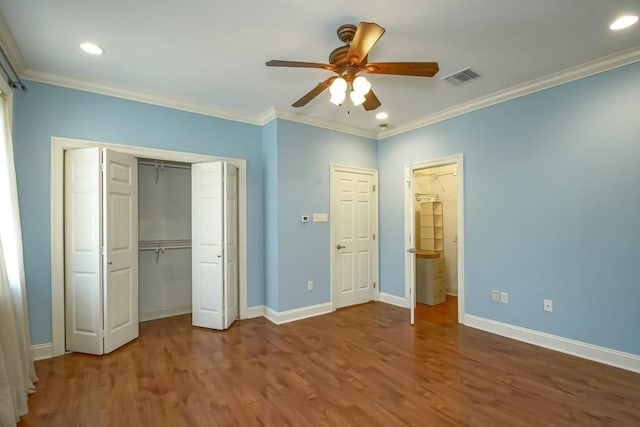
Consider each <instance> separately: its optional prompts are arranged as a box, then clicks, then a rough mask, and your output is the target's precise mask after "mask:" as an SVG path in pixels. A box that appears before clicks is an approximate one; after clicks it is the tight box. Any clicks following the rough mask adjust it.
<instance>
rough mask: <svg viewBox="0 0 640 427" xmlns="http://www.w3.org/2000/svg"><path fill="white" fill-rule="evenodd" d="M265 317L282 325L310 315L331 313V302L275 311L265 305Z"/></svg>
mask: <svg viewBox="0 0 640 427" xmlns="http://www.w3.org/2000/svg"><path fill="white" fill-rule="evenodd" d="M264 311H265V313H264V317H266V318H267V319H269V320H271V321H272V322H273V323H275V324H276V325H282V324H283V323H289V322H293V321H295V320H302V319H306V318H308V317H313V316H320V315H322V314H327V313H331V303H330V302H325V303H323V304H316V305H310V306H308V307H301V308H294V309H293V310H287V311H281V312H278V311H275V310H274V309H272V308H270V307H265V309H264Z"/></svg>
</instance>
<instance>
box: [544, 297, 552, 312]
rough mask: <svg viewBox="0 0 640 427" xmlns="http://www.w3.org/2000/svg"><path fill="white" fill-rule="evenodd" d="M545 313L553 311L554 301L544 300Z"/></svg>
mask: <svg viewBox="0 0 640 427" xmlns="http://www.w3.org/2000/svg"><path fill="white" fill-rule="evenodd" d="M544 311H553V301H552V300H550V299H546V300H544Z"/></svg>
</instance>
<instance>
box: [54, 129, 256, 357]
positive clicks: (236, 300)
mask: <svg viewBox="0 0 640 427" xmlns="http://www.w3.org/2000/svg"><path fill="white" fill-rule="evenodd" d="M51 166H52V167H51V183H52V187H51V268H52V280H51V295H52V298H51V304H52V345H51V353H52V356H57V355H61V354H64V353H65V352H66V351H78V352H82V353H89V354H96V355H100V354H106V353H109V352H111V351H114V350H115V349H117V348H119V347H121V346H122V345H124V344H126V343H127V342H129V341H131V340H133V339H135V338H137V337H138V335H139V324H140V322H144V321H148V320H153V319H160V318H164V317H171V316H176V315H183V314H187V313H192V317H191V320H192V325H193V326H198V327H204V328H210V329H219V330H224V329H227V328H229V327H230V326H231V324H232V323H233V321H235V320H236V319H239V318H247V316H248V310H247V234H246V233H247V210H246V204H247V198H246V197H247V196H246V192H247V185H246V161H245V160H242V159H229V158H220V157H216V156H209V155H202V154H195V153H186V152H176V151H167V150H160V149H152V148H144V147H135V146H124V145H117V144H109V143H98V142H92V141H81V140H73V139H65V138H55V137H54V138H52V149H51Z"/></svg>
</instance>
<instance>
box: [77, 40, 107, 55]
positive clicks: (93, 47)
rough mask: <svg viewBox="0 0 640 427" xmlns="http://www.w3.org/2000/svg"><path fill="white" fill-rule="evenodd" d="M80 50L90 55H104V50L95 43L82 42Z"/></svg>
mask: <svg viewBox="0 0 640 427" xmlns="http://www.w3.org/2000/svg"><path fill="white" fill-rule="evenodd" d="M80 49H82V50H84V51H85V52H87V53H90V54H91V55H102V54H103V53H104V49H102V48H101V47H100V46H98V45H97V44H95V43H89V42H84V43H81V44H80Z"/></svg>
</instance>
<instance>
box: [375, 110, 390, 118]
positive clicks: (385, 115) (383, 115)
mask: <svg viewBox="0 0 640 427" xmlns="http://www.w3.org/2000/svg"><path fill="white" fill-rule="evenodd" d="M387 117H389V114H387V113H385V112H384V111H380V112H379V113H378V114H376V119H378V120H384V119H386V118H387Z"/></svg>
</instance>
